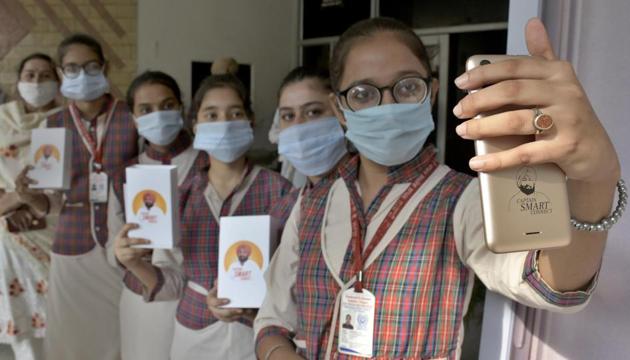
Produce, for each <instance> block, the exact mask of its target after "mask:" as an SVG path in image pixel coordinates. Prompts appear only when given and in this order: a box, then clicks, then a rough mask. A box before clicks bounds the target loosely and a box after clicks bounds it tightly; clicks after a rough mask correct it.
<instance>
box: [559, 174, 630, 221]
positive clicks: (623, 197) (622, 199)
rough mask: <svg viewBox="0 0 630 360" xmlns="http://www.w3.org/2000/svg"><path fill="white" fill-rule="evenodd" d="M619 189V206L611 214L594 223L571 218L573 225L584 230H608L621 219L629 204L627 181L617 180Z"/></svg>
mask: <svg viewBox="0 0 630 360" xmlns="http://www.w3.org/2000/svg"><path fill="white" fill-rule="evenodd" d="M617 191H618V192H619V199H618V200H617V207H616V208H615V211H613V212H612V213H611V214H610V215H609V216H607V217H605V218H603V219H602V220H600V222H598V223H596V224H593V223H587V222H582V221H579V220H576V219H573V218H572V219H571V225H573V227H574V228H576V229H577V230H582V231H608V230H609V229H610V228H611V227H612V226H613V225H615V224H616V223H617V221H619V219H620V218H621V215H623V212H624V211H625V210H626V205H627V204H628V192H627V189H626V183H625V182H624V181H623V179H621V180H619V181H618V182H617Z"/></svg>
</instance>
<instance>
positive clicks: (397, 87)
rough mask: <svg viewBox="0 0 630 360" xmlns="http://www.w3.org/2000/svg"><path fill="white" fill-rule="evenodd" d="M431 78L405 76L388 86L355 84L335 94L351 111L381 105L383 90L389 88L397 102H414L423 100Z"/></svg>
mask: <svg viewBox="0 0 630 360" xmlns="http://www.w3.org/2000/svg"><path fill="white" fill-rule="evenodd" d="M430 83H431V78H430V77H429V78H423V77H420V76H411V77H405V78H402V79H400V80H398V81H396V82H395V83H394V84H392V85H390V86H383V87H377V86H375V85H372V84H357V85H353V86H351V87H350V88H348V89H346V90H344V91H340V92H338V93H337V96H339V97H341V98H342V99H344V101H345V104H344V105H345V106H347V107H348V108H349V109H350V110H352V111H359V110H363V109H367V108H371V107H374V106H379V105H381V102H382V101H383V91H385V90H389V91H390V92H391V94H392V97H393V98H394V101H396V103H399V104H414V103H420V102H423V101H424V100H425V99H426V98H427V96H428V94H429V84H430Z"/></svg>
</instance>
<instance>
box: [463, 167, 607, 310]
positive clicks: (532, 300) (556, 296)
mask: <svg viewBox="0 0 630 360" xmlns="http://www.w3.org/2000/svg"><path fill="white" fill-rule="evenodd" d="M453 217H454V218H453V226H454V232H455V241H456V244H457V251H458V253H459V256H460V259H461V261H462V262H463V263H464V264H465V265H466V266H467V267H468V268H470V269H471V270H472V271H474V272H475V274H476V275H477V276H478V277H479V279H480V280H481V281H482V282H483V283H484V285H485V286H486V287H487V288H488V289H490V290H492V291H495V292H498V293H500V294H502V295H504V296H506V297H508V298H510V299H512V300H515V301H518V302H519V303H522V304H524V305H527V306H530V307H534V308H540V309H545V310H551V311H555V312H564V313H571V312H576V311H579V310H581V309H582V308H583V307H584V306H586V304H587V303H588V300H589V298H590V295H591V293H592V291H593V289H594V288H595V284H596V278H597V277H596V278H595V279H594V280H593V282H592V284H591V285H590V286H589V288H588V289H587V290H586V291H570V292H559V291H556V290H554V289H552V288H551V287H550V286H549V285H547V284H546V283H545V281H544V279H542V277H541V276H540V273H539V272H538V259H537V256H538V252H537V251H530V252H526V251H525V252H515V253H506V254H496V253H493V252H492V251H490V250H489V249H488V248H487V247H486V244H485V237H484V230H483V217H482V210H481V195H480V192H479V181H478V180H477V179H475V180H473V181H472V182H471V183H470V184H469V185H468V187H467V188H466V189H465V191H464V192H463V194H462V195H461V197H460V199H459V201H458V203H457V205H456V207H455V211H454V213H453Z"/></svg>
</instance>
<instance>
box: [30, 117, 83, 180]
mask: <svg viewBox="0 0 630 360" xmlns="http://www.w3.org/2000/svg"><path fill="white" fill-rule="evenodd" d="M30 159H31V163H32V164H33V166H34V169H33V170H31V171H30V172H29V173H28V177H30V178H31V179H33V180H36V181H37V184H32V185H30V186H29V187H31V188H33V189H60V190H68V189H70V181H71V177H70V175H71V171H70V170H71V167H72V132H70V130H69V129H66V128H46V129H33V131H32V132H31V158H30Z"/></svg>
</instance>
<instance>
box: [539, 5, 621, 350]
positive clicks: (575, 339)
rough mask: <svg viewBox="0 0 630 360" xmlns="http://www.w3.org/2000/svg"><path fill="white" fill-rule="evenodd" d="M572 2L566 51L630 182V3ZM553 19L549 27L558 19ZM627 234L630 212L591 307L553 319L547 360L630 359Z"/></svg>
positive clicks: (613, 239)
mask: <svg viewBox="0 0 630 360" xmlns="http://www.w3.org/2000/svg"><path fill="white" fill-rule="evenodd" d="M556 1H558V0H548V2H549V3H550V4H552V3H554V2H556ZM568 1H571V2H572V4H571V6H570V7H571V12H572V13H571V14H567V15H569V16H570V18H571V19H573V20H572V21H573V26H571V28H570V29H569V30H570V31H569V32H568V35H569V38H568V41H567V43H566V44H565V47H566V49H565V51H566V53H567V55H569V56H570V57H574V59H572V60H577V73H578V76H579V78H580V80H581V81H582V85H583V86H584V88H585V89H586V92H587V93H588V95H589V98H590V99H591V102H592V104H593V106H594V108H595V110H596V112H597V114H598V115H599V117H600V119H601V121H602V123H603V124H604V126H605V127H606V129H607V131H608V133H609V134H610V136H611V138H612V141H613V143H614V144H615V147H616V149H617V153H618V154H619V157H620V159H621V167H622V171H623V178H625V179H626V180H630V40H629V37H628V34H630V22H628V14H630V1H628V0H606V1H584V0H567V2H568ZM566 10H567V9H566V8H565V9H564V11H565V12H566ZM550 15H551V16H549V20H548V21H547V22H548V23H550V22H553V21H554V18H557V17H556V16H554V15H553V14H550ZM593 151H597V149H593ZM629 234H630V211H628V212H626V214H625V215H624V217H623V218H622V220H621V222H620V223H618V224H617V225H616V226H615V227H614V228H613V229H612V230H611V232H610V233H609V239H608V244H607V248H606V253H605V256H604V262H603V266H602V270H601V274H600V278H599V285H598V288H597V291H596V292H595V295H594V296H593V299H592V301H591V303H590V305H589V306H588V307H587V308H586V309H585V310H584V311H582V312H580V313H578V314H575V315H568V316H567V315H565V316H562V315H557V314H551V315H550V316H551V319H550V327H549V328H548V329H547V335H546V339H545V340H546V342H547V344H548V345H549V347H551V348H552V349H553V352H555V353H556V354H557V355H558V356H555V357H551V356H548V357H546V358H547V359H549V358H566V359H576V360H581V359H585V360H586V359H589V360H590V359H599V360H601V359H628V357H629V355H628V354H630V341H628V335H629V334H630V281H629V276H630V236H629Z"/></svg>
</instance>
